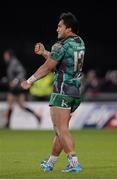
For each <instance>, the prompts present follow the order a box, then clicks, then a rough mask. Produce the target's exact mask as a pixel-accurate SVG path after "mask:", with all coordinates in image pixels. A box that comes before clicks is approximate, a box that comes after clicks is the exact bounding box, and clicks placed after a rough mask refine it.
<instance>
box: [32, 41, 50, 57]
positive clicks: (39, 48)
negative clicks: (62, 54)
mask: <svg viewBox="0 0 117 180" xmlns="http://www.w3.org/2000/svg"><path fill="white" fill-rule="evenodd" d="M34 51H35V54H38V55H42V56H43V57H44V58H45V60H46V59H48V58H49V55H50V52H49V51H47V50H46V49H45V47H44V45H43V44H42V43H36V45H35V49H34Z"/></svg>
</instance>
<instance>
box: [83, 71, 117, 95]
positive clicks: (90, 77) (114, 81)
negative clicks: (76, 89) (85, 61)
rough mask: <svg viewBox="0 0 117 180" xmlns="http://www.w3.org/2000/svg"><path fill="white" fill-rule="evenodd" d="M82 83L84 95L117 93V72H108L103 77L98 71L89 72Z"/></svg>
mask: <svg viewBox="0 0 117 180" xmlns="http://www.w3.org/2000/svg"><path fill="white" fill-rule="evenodd" d="M82 82H83V83H82V84H83V85H82V86H83V87H82V93H83V94H87V95H97V94H99V93H117V70H108V71H107V72H106V73H105V75H104V76H103V77H100V76H99V75H98V73H97V72H96V70H89V71H88V72H87V73H86V74H84V75H83V79H82Z"/></svg>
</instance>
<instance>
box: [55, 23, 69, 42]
mask: <svg viewBox="0 0 117 180" xmlns="http://www.w3.org/2000/svg"><path fill="white" fill-rule="evenodd" d="M57 32H58V39H63V38H65V37H67V32H68V28H66V26H65V24H64V21H63V20H61V21H59V23H58V28H57Z"/></svg>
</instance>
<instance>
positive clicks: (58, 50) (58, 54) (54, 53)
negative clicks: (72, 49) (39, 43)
mask: <svg viewBox="0 0 117 180" xmlns="http://www.w3.org/2000/svg"><path fill="white" fill-rule="evenodd" d="M64 54H65V49H64V47H63V45H61V44H60V43H56V44H54V45H53V46H52V49H51V53H50V57H51V58H52V59H54V60H55V61H57V62H59V61H60V60H61V59H62V57H63V56H64Z"/></svg>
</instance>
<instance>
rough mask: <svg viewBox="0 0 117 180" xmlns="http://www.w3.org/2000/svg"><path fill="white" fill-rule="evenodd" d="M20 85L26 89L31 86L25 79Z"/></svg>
mask: <svg viewBox="0 0 117 180" xmlns="http://www.w3.org/2000/svg"><path fill="white" fill-rule="evenodd" d="M21 87H22V88H23V89H26V90H27V89H29V88H30V87H31V84H29V83H27V81H26V80H25V81H22V82H21Z"/></svg>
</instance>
